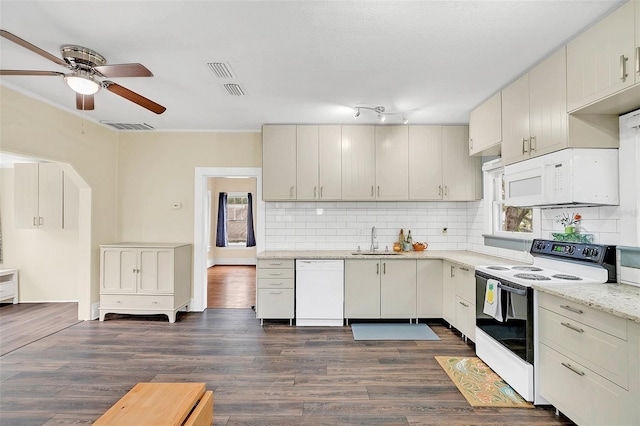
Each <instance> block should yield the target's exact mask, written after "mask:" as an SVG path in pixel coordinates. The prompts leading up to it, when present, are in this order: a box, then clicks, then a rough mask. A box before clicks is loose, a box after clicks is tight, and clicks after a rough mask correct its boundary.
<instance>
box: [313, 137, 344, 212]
mask: <svg viewBox="0 0 640 426" xmlns="http://www.w3.org/2000/svg"><path fill="white" fill-rule="evenodd" d="M318 185H319V187H320V188H319V191H318V198H319V199H320V200H340V199H342V126H340V125H323V126H319V127H318Z"/></svg>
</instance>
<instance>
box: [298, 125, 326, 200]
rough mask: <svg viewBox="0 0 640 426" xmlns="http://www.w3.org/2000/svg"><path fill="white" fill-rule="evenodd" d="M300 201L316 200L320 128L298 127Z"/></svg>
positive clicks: (317, 195)
mask: <svg viewBox="0 0 640 426" xmlns="http://www.w3.org/2000/svg"><path fill="white" fill-rule="evenodd" d="M296 135H297V136H296V168H297V171H296V182H297V191H296V193H297V199H298V200H316V199H317V198H319V196H320V193H319V192H320V188H318V126H296Z"/></svg>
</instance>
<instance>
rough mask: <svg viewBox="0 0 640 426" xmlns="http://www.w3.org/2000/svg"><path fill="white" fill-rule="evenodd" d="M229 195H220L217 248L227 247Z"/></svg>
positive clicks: (224, 193)
mask: <svg viewBox="0 0 640 426" xmlns="http://www.w3.org/2000/svg"><path fill="white" fill-rule="evenodd" d="M227 241H228V240H227V193H226V192H221V193H220V194H218V226H217V228H216V247H226V246H227Z"/></svg>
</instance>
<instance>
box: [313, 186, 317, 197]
mask: <svg viewBox="0 0 640 426" xmlns="http://www.w3.org/2000/svg"><path fill="white" fill-rule="evenodd" d="M316 189H318V187H317V186H314V187H313V198H314V199H315V198H316Z"/></svg>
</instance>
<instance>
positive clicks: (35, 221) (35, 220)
mask: <svg viewBox="0 0 640 426" xmlns="http://www.w3.org/2000/svg"><path fill="white" fill-rule="evenodd" d="M33 226H38V218H37V217H35V216H34V217H33Z"/></svg>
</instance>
